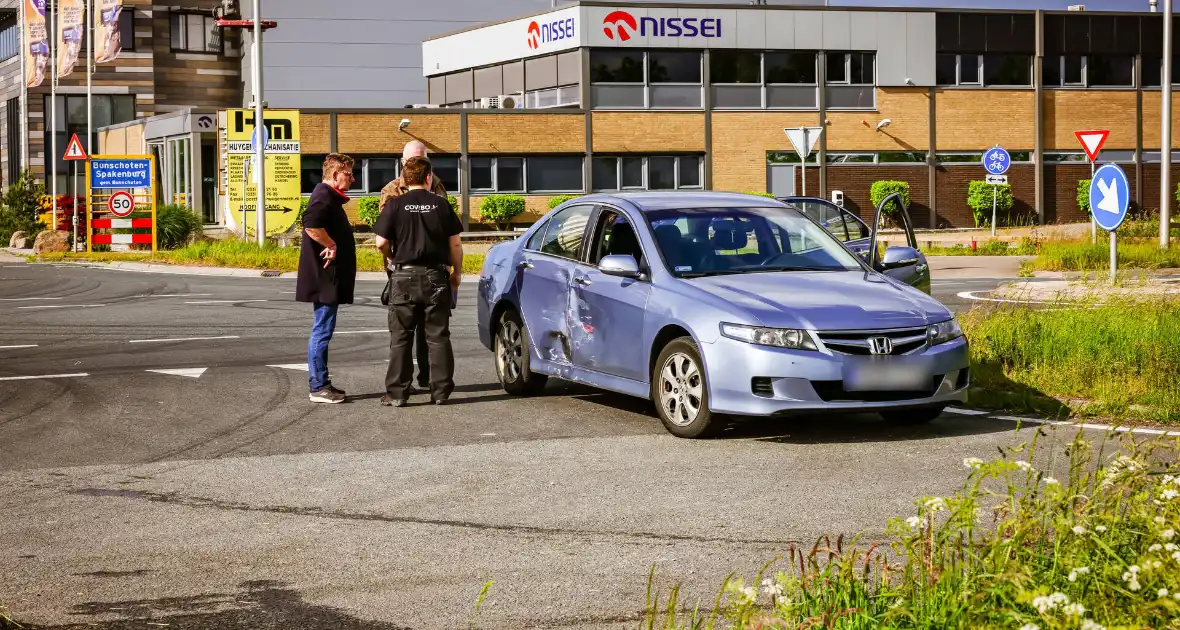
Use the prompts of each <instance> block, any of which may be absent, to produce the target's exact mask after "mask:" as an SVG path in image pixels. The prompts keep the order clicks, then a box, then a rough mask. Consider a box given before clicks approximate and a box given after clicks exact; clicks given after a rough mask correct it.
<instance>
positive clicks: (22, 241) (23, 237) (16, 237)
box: [8, 230, 29, 249]
mask: <svg viewBox="0 0 1180 630" xmlns="http://www.w3.org/2000/svg"><path fill="white" fill-rule="evenodd" d="M8 246H9V247H11V248H13V249H28V248H29V234H28V233H27V232H22V231H20V230H17V231H16V232H13V233H12V238H11V239H9V241H8Z"/></svg>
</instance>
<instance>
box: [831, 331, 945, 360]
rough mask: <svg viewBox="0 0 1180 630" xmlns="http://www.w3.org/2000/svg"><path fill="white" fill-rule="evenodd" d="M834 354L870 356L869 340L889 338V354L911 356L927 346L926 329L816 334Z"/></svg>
mask: <svg viewBox="0 0 1180 630" xmlns="http://www.w3.org/2000/svg"><path fill="white" fill-rule="evenodd" d="M816 336H817V337H819V339H820V341H822V342H823V344H824V345H825V346H827V348H828V349H829V350H831V351H832V352H838V353H840V354H856V355H869V354H873V353H872V352H871V351H870V349H869V348H870V345H869V344H870V342H869V339H871V338H873V337H887V338H888V339H889V341H890V343H891V344H892V346H893V348H892V351H891V352H890V353H889V354H892V355H897V354H909V353H910V352H913V351H915V350H920V349H922V348H924V347H925V346H926V328H925V327H922V328H897V329H893V330H833V331H826V332H825V331H820V332H817V333H816Z"/></svg>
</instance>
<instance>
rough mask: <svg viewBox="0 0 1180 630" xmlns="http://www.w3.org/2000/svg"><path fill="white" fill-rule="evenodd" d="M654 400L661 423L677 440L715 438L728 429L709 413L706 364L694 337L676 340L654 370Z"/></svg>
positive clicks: (652, 397)
mask: <svg viewBox="0 0 1180 630" xmlns="http://www.w3.org/2000/svg"><path fill="white" fill-rule="evenodd" d="M651 399H652V402H654V403H655V406H656V415H658V416H659V417H660V422H663V423H664V428H665V429H667V430H668V432H669V433H671V434H672V435H675V436H676V437H682V438H706V437H712V436H714V435H717V434H718V433H719V432H720V431H721V430H722V429H724V428H725V424H724V422H722V421H721V419H720V418H718V417H717V416H715V415H714V414H713V413H711V412H710V411H709V386H708V380H707V377H706V375H705V368H704V362H703V361H702V360H701V353H700V351H699V350H698V349H697V345H696V343H695V342H693V340H692V338H691V337H680V338H678V339H675V340H673V341H672V342H671V343H669V344H668V345H666V346H664V349H663V350H662V351H661V352H660V356H659V358H658V359H656V363H655V367H654V368H653V369H652V375H651Z"/></svg>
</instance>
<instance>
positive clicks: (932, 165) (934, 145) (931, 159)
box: [926, 87, 938, 229]
mask: <svg viewBox="0 0 1180 630" xmlns="http://www.w3.org/2000/svg"><path fill="white" fill-rule="evenodd" d="M936 109H937V108H936V107H935V103H934V88H933V87H932V88H930V114H929V116H928V117H929V119H930V123H929V124H930V128H929V130H928V131H927V137H928V138H929V140H928V142H927V144H928V145H929V151H927V152H926V170H927V175H928V176H929V178H930V182H929V185H930V199H929V207H930V223H929V224H928V225H929V227H930V229H935V228H937V227H938V160H937V153H938V124H937V120H936V119H935V116H936V113H935V111H936Z"/></svg>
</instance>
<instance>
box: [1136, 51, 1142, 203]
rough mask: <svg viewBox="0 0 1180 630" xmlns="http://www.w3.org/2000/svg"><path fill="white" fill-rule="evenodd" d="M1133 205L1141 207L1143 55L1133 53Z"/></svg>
mask: <svg viewBox="0 0 1180 630" xmlns="http://www.w3.org/2000/svg"><path fill="white" fill-rule="evenodd" d="M1135 205H1137V206H1139V208H1140V209H1142V208H1143V55H1135Z"/></svg>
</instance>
